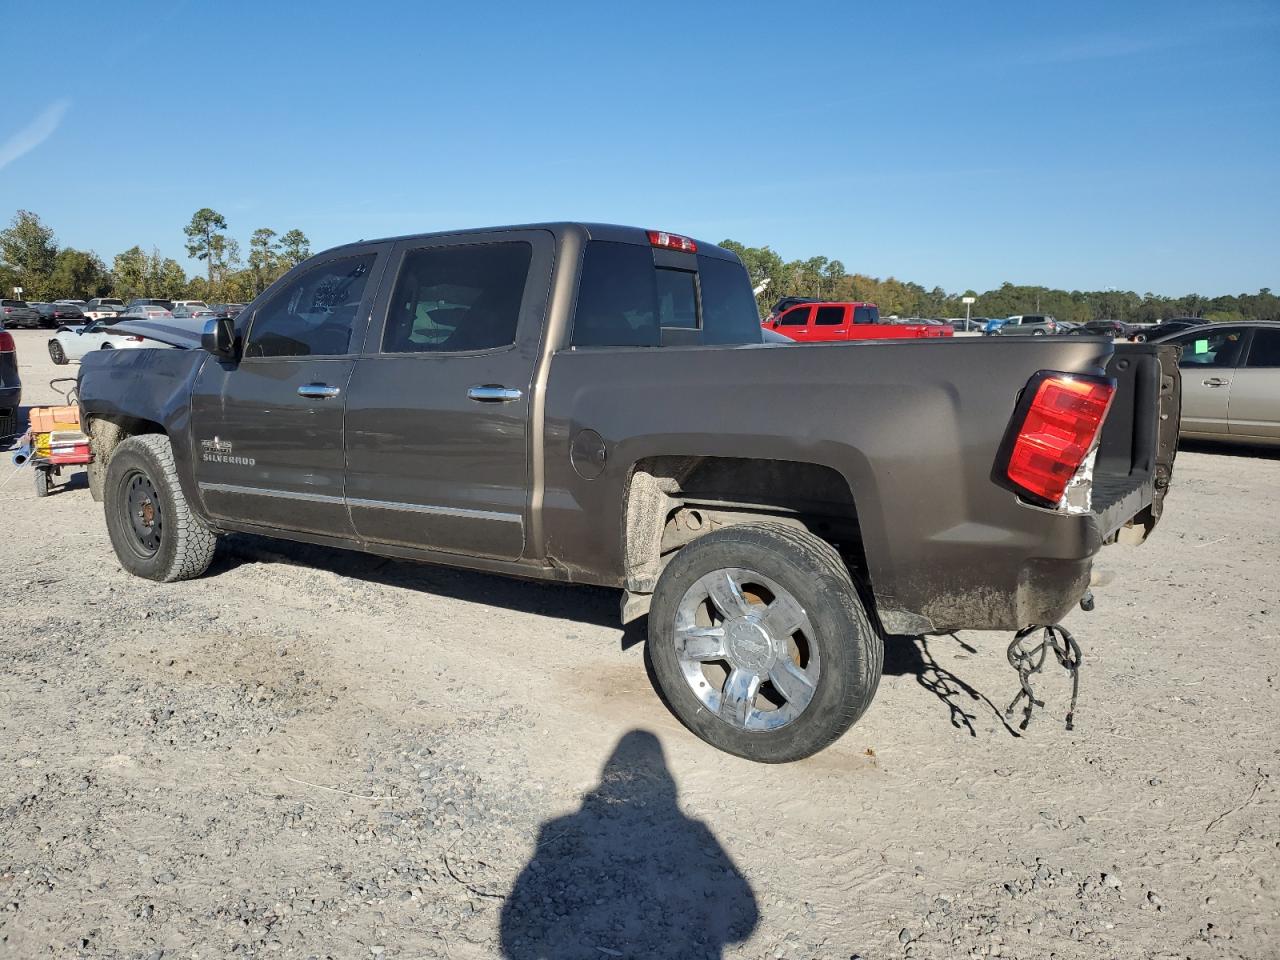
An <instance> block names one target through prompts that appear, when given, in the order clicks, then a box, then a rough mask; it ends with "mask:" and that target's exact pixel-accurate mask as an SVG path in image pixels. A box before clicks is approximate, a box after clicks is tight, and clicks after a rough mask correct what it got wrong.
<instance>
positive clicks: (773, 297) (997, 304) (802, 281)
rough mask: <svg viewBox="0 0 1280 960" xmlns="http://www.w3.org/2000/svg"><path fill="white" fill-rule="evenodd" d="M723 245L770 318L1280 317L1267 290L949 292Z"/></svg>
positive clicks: (1004, 287)
mask: <svg viewBox="0 0 1280 960" xmlns="http://www.w3.org/2000/svg"><path fill="white" fill-rule="evenodd" d="M720 246H722V247H724V248H725V249H727V250H732V251H733V252H734V253H736V254H737V255H738V256H739V257H741V258H742V263H743V265H744V266H745V267H746V268H747V274H748V276H750V278H751V284H752V286H759V285H760V284H761V283H763V282H764V281H765V280H768V281H769V285H768V286H767V287H766V288H765V289H764V290H763V291H761V292H760V293H759V294H757V295H756V303H757V305H758V306H759V308H760V312H761V314H762V315H764V314H767V313H768V312H769V308H770V307H771V306H772V305H773V304H774V303H776V302H777V301H778V299H779V298H781V297H815V298H821V299H824V300H842V301H848V300H855V301H857V300H865V301H870V302H871V303H874V304H876V305H877V306H879V307H880V312H881V313H882V314H884V315H886V316H890V315H896V316H900V317H963V316H964V304H963V303H961V302H960V298H961V297H962V296H968V297H976V298H977V302H976V303H974V304H973V306H972V308H971V311H972V315H973V316H975V317H1007V316H1011V315H1013V314H1019V313H1046V314H1052V315H1053V316H1055V317H1057V318H1058V319H1059V320H1073V321H1076V322H1081V323H1083V322H1085V321H1088V320H1104V319H1106V320H1125V321H1131V322H1134V321H1136V322H1149V321H1153V320H1160V319H1164V318H1168V317H1180V316H1191V317H1199V316H1203V317H1204V318H1205V319H1207V320H1237V319H1245V320H1276V319H1280V297H1277V296H1276V295H1274V294H1273V293H1272V292H1271V290H1270V289H1269V288H1266V287H1263V288H1262V289H1261V290H1259V291H1258V292H1257V293H1256V294H1244V293H1242V294H1240V295H1239V296H1222V297H1214V298H1212V299H1209V298H1206V297H1202V296H1200V295H1199V294H1194V293H1193V294H1188V295H1187V296H1185V297H1161V296H1157V295H1156V294H1154V293H1146V294H1141V295H1139V294H1137V293H1134V292H1133V291H1131V290H1098V291H1080V290H1071V291H1067V290H1054V289H1050V288H1049V287H1037V286H1019V285H1015V284H1012V283H1003V284H1001V285H1000V286H999V287H998V288H997V289H995V290H988V291H986V292H985V293H978V292H977V291H975V290H966V291H964V293H962V294H955V293H948V292H947V291H946V290H943V289H942V288H941V287H933V288H932V289H926V288H925V287H923V286H921V285H920V284H918V283H910V282H906V281H902V280H898V279H895V278H894V277H886V278H885V279H881V278H879V277H872V276H867V275H866V274H861V273H852V274H851V273H847V272H846V270H845V266H844V264H843V263H841V262H840V261H839V260H828V259H827V258H826V257H810V258H809V259H807V260H791V261H789V262H788V261H784V260H783V259H782V257H780V256H778V254H777V253H776V252H774V251H773V250H772V249H770V248H769V247H767V246H766V247H748V246H745V245H743V244H741V243H738V242H737V241H736V240H724V241H722V242H721V244H720Z"/></svg>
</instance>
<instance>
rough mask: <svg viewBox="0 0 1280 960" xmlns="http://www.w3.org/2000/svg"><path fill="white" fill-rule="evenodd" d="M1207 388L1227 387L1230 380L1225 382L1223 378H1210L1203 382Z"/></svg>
mask: <svg viewBox="0 0 1280 960" xmlns="http://www.w3.org/2000/svg"><path fill="white" fill-rule="evenodd" d="M1200 382H1201V383H1203V384H1204V385H1205V386H1206V387H1225V386H1226V385H1227V384H1229V383H1230V382H1231V381H1230V380H1224V379H1223V378H1222V377H1210V378H1209V379H1208V380H1201V381H1200Z"/></svg>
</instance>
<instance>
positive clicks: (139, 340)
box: [125, 337, 142, 343]
mask: <svg viewBox="0 0 1280 960" xmlns="http://www.w3.org/2000/svg"><path fill="white" fill-rule="evenodd" d="M125 339H126V340H128V341H129V342H130V343H141V342H142V338H141V337H125Z"/></svg>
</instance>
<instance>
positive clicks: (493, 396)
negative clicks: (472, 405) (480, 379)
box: [467, 383, 524, 403]
mask: <svg viewBox="0 0 1280 960" xmlns="http://www.w3.org/2000/svg"><path fill="white" fill-rule="evenodd" d="M522 396H524V393H523V392H521V391H520V390H518V389H516V388H515V387H504V386H502V385H501V384H497V383H483V384H478V385H476V386H474V387H468V388H467V397H468V398H470V399H472V400H475V401H476V402H477V403H510V402H511V401H512V400H519V399H520V398H521V397H522Z"/></svg>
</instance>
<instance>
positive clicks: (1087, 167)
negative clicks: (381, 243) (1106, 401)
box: [0, 0, 1280, 295]
mask: <svg viewBox="0 0 1280 960" xmlns="http://www.w3.org/2000/svg"><path fill="white" fill-rule="evenodd" d="M109 7H110V8H111V9H110V10H108V7H104V6H103V5H102V4H100V3H88V2H80V0H74V2H73V0H59V2H49V0H35V2H28V0H5V2H4V8H5V13H4V15H3V20H4V21H5V25H6V31H5V32H6V41H5V51H4V56H3V61H4V72H3V79H0V91H2V95H0V104H3V109H0V219H2V220H5V221H7V220H8V218H9V217H10V216H12V213H13V211H14V210H16V209H18V208H27V209H31V210H34V211H36V212H37V213H39V214H40V215H41V216H42V217H43V218H44V220H45V221H46V222H47V223H48V224H49V225H51V226H52V227H53V228H54V229H55V230H56V231H57V235H58V238H59V240H60V241H61V242H63V243H66V244H70V245H73V246H77V247H85V248H90V249H94V250H96V251H97V252H98V253H99V254H101V255H102V256H103V257H104V258H105V259H107V260H108V261H110V258H111V256H112V255H113V254H115V253H116V252H118V251H120V250H122V249H124V248H126V247H128V246H131V245H132V244H135V243H137V244H141V245H143V246H144V247H150V246H152V245H154V246H157V247H159V248H160V250H161V251H162V252H164V253H165V254H167V255H169V256H174V257H177V258H178V259H179V260H182V261H184V262H185V259H186V258H185V251H184V250H183V239H184V238H183V235H182V230H181V228H182V226H183V224H184V223H186V222H187V220H188V219H189V218H190V216H191V213H192V212H193V211H194V210H196V209H197V208H199V207H202V206H211V207H213V208H214V209H216V210H218V211H220V212H221V213H223V214H224V215H225V216H226V217H227V219H228V221H229V223H230V226H231V233H232V235H234V236H236V237H238V238H239V239H240V241H241V244H242V245H243V244H244V243H245V242H246V241H247V239H248V235H249V233H250V232H251V231H252V230H253V229H254V228H256V227H260V226H270V227H273V228H274V229H276V230H277V231H279V232H283V231H285V230H287V229H289V228H291V227H300V228H302V229H303V230H304V231H305V232H306V233H307V234H308V235H309V236H310V237H311V239H312V242H313V246H314V247H315V249H321V248H323V247H325V246H331V245H333V244H337V243H342V242H346V241H349V240H355V239H359V238H361V237H373V236H385V235H391V234H399V233H412V232H419V231H426V230H435V229H445V228H450V227H464V226H481V225H489V224H500V223H512V222H528V221H536V220H550V219H585V220H603V221H612V222H620V223H631V224H636V225H640V226H651V227H659V228H663V229H669V230H674V231H678V232H685V233H690V234H693V235H695V236H698V237H701V238H703V239H707V240H712V241H715V240H720V239H723V238H724V237H732V238H734V239H737V240H741V241H743V242H744V243H748V244H753V245H762V244H769V245H770V246H772V247H773V248H774V249H776V250H778V251H779V252H780V253H781V254H782V255H783V256H785V257H788V258H793V257H809V256H814V255H819V254H820V255H825V256H828V257H834V258H839V259H840V260H842V261H843V262H844V264H845V266H846V268H847V269H849V270H851V271H858V272H863V273H870V274H874V275H878V276H887V275H894V276H897V277H900V278H903V279H908V280H915V281H918V282H921V283H924V284H927V285H933V284H938V285H941V286H943V287H946V288H947V289H950V290H963V289H964V288H966V287H974V288H976V289H985V288H988V287H991V286H995V285H998V284H999V283H1000V282H1001V281H1003V280H1010V281H1013V282H1015V283H1044V284H1047V285H1050V286H1061V287H1067V288H1081V289H1097V288H1105V287H1119V288H1124V289H1135V290H1137V291H1139V292H1144V291H1148V290H1150V291H1154V292H1157V293H1166V294H1180V293H1185V292H1189V291H1193V290H1194V291H1196V292H1200V293H1204V294H1210V295H1212V294H1219V293H1238V292H1242V291H1254V290H1257V289H1258V288H1259V287H1263V286H1269V287H1276V288H1280V269H1278V268H1280V240H1277V226H1278V225H1280V4H1277V3H1274V2H1272V3H1250V2H1230V0H1228V2H1218V3H1208V2H1206V3H1177V2H1168V3H1150V4H1148V3H1124V2H1110V3H1072V4H1028V3H1025V2H1017V3H983V2H977V0H973V2H968V3H936V4H934V3H910V2H904V3H898V4H887V3H883V2H880V3H860V2H830V3H822V2H805V0H792V2H788V3H770V4H766V3H748V2H736V3H728V2H726V3H697V2H692V0H686V2H683V3H670V4H668V3H662V2H645V3H627V4H621V3H617V4H615V3H609V2H601V0H595V2H585V3H576V2H575V3H546V2H544V3H536V2H527V3H482V2H470V3H436V2H396V3H379V2H376V0H375V2H368V3H362V4H352V3H349V2H347V3H330V2H328V0H310V2H308V3H306V4H274V3H260V2H240V0H227V2H220V3H218V4H203V3H196V2H185V3H183V2H172V0H170V2H157V3H150V2H127V0H122V2H121V3H119V4H113V5H109ZM295 10H296V11H306V12H293V11H295ZM19 37H27V38H29V40H27V41H25V42H23V41H21V40H20V39H18V38H19ZM47 38H61V39H58V40H56V41H50V40H49V39H47Z"/></svg>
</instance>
